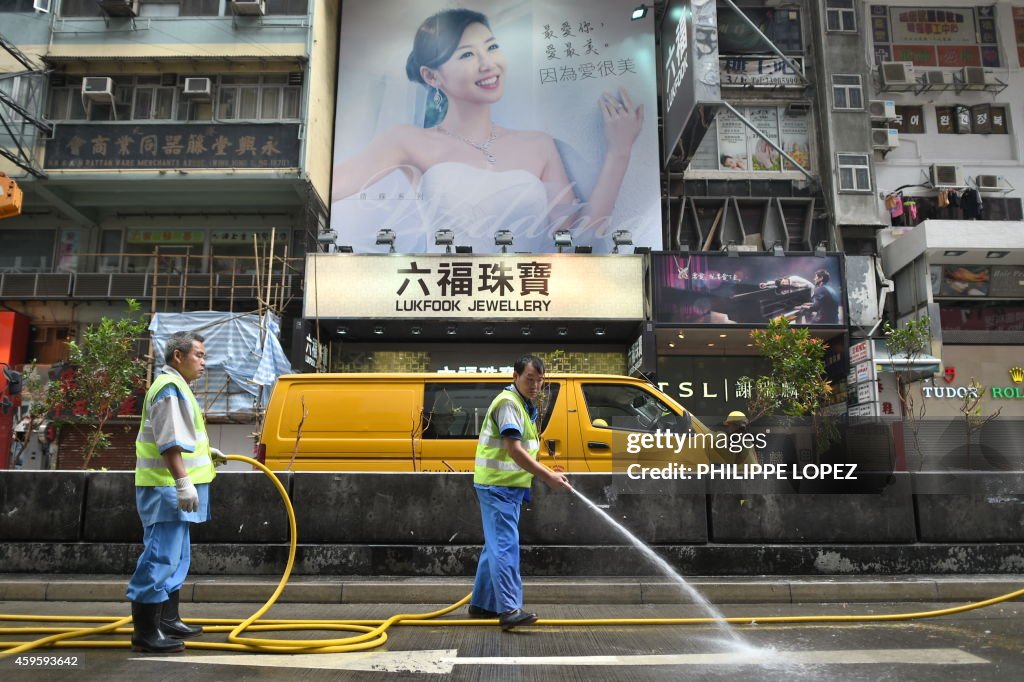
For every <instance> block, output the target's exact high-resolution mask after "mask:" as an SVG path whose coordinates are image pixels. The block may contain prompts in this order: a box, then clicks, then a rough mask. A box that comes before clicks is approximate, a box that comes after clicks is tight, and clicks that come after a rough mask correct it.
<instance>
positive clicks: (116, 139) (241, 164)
mask: <svg viewBox="0 0 1024 682" xmlns="http://www.w3.org/2000/svg"><path fill="white" fill-rule="evenodd" d="M299 145H300V141H299V126H298V124H294V123H258V124H245V123H240V124H237V125H235V124H232V125H226V124H225V125H210V124H209V123H206V124H195V123H173V124H172V123H160V124H148V123H147V124H144V125H142V124H139V125H111V124H92V123H68V124H64V123H61V124H57V125H55V126H54V132H53V137H52V138H51V139H49V140H47V141H46V159H45V161H44V163H43V166H44V168H49V169H53V170H123V169H132V170H178V169H214V170H215V169H228V168H236V169H247V170H253V169H271V168H296V167H298V166H299Z"/></svg>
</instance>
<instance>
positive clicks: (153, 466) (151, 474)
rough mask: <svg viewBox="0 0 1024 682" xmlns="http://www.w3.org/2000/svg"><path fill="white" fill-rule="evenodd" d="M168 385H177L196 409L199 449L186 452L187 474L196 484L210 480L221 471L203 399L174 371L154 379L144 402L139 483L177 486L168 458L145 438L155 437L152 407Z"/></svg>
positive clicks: (137, 456)
mask: <svg viewBox="0 0 1024 682" xmlns="http://www.w3.org/2000/svg"><path fill="white" fill-rule="evenodd" d="M168 384H174V385H175V386H176V387H177V388H178V390H179V391H180V392H181V394H182V395H183V396H185V399H186V400H187V401H188V403H189V406H190V407H191V408H192V423H193V426H194V427H195V430H196V449H195V452H187V453H186V452H182V462H183V463H184V465H185V473H186V474H187V475H188V477H189V478H190V479H191V480H192V483H194V484H196V485H198V484H200V483H209V482H210V481H212V480H213V479H214V477H215V476H216V475H217V474H216V472H215V471H214V468H213V461H212V460H211V458H210V438H209V436H207V434H206V423H205V422H204V421H203V411H202V408H200V407H199V402H198V401H197V400H196V397H195V396H194V395H193V394H192V390H191V389H190V388H189V387H188V384H187V383H185V380H184V379H182V378H181V377H179V376H177V375H174V374H161V375H160V376H158V377H157V378H156V380H154V381H153V385H152V386H150V388H149V391H147V392H146V399H145V400H144V401H143V403H142V425H141V426H140V428H139V436H138V438H137V439H136V440H135V485H137V486H172V485H174V475H173V474H171V472H170V470H168V468H167V463H166V462H165V461H164V458H163V455H161V454H160V449H159V448H158V447H157V444H156V443H154V442H152V441H149V440H144V439H145V438H146V436H147V435H148V436H150V437H152V433H153V428H152V425H151V424H150V423H149V408H150V407H152V402H153V400H154V399H155V398H156V396H157V395H159V393H160V391H162V390H163V389H164V387H166V386H167V385H168Z"/></svg>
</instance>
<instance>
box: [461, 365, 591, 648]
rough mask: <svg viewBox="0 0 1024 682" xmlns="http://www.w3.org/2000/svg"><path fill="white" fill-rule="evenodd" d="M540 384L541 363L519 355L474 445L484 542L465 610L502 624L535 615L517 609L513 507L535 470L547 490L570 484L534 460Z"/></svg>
mask: <svg viewBox="0 0 1024 682" xmlns="http://www.w3.org/2000/svg"><path fill="white" fill-rule="evenodd" d="M543 386H544V363H543V362H542V361H541V359H540V358H538V357H536V356H534V355H524V356H523V357H521V358H519V360H517V361H516V364H515V366H514V367H513V373H512V383H511V384H510V385H509V386H507V387H505V390H503V391H502V392H501V393H499V394H498V396H497V397H496V398H495V399H494V401H493V402H492V403H491V406H490V407H489V408H487V415H486V416H485V417H484V421H483V426H482V427H481V429H480V440H479V441H478V443H477V447H476V462H475V466H474V469H473V487H474V488H476V495H477V499H478V500H479V501H480V516H481V518H482V520H483V527H484V548H483V551H482V552H481V553H480V563H479V565H478V566H477V570H476V579H475V581H474V583H473V598H472V600H471V601H470V604H469V615H470V616H472V617H473V618H497V619H498V623H499V624H500V625H501V629H502V630H510V629H512V628H514V627H516V626H520V625H530V624H531V623H535V622H536V621H537V614H536V613H531V612H528V611H524V610H523V578H522V576H521V575H520V573H519V512H520V510H521V508H522V505H523V503H524V502H529V501H530V486H531V484H532V483H533V478H534V476H536V477H537V478H539V479H540V480H542V481H543V482H544V483H545V484H546V485H547V486H548V487H549V488H551V489H552V490H563V489H564V490H572V489H573V488H572V486H571V485H569V481H568V479H566V477H565V475H564V474H561V473H559V472H557V471H552V470H551V469H549V468H548V467H546V466H544V465H543V464H541V463H540V462H538V461H537V455H538V453H539V452H540V435H539V434H538V432H537V417H538V416H539V410H538V409H537V404H536V401H537V397H538V396H539V395H540V392H541V388H542V387H543Z"/></svg>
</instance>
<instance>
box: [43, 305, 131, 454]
mask: <svg viewBox="0 0 1024 682" xmlns="http://www.w3.org/2000/svg"><path fill="white" fill-rule="evenodd" d="M127 303H128V311H127V313H126V315H125V316H124V317H122V318H121V319H118V320H112V319H109V318H106V317H104V318H103V319H102V320H100V323H99V324H97V325H93V326H90V327H89V328H88V329H86V330H85V332H83V334H82V340H81V342H80V343H78V342H75V341H69V342H68V344H67V345H68V351H69V354H68V364H69V365H71V366H72V367H74V369H75V373H74V376H73V377H71V378H69V379H63V380H57V381H51V382H50V384H49V386H48V390H47V396H46V403H47V405H48V406H49V408H50V409H51V410H52V411H53V412H54V414H55V415H57V417H56V418H57V420H58V421H60V422H63V423H81V424H91V425H93V426H94V429H93V430H92V432H90V433H89V434H88V436H87V437H86V444H85V452H84V453H83V454H84V457H83V463H82V467H83V468H87V467H88V466H89V462H90V460H92V458H93V457H94V456H95V455H96V453H97V452H98V451H99V450H101V449H104V448H107V447H109V446H110V438H109V437H108V436H107V434H106V433H105V432H104V427H105V426H106V424H107V421H109V420H110V418H111V417H114V416H115V415H116V414H117V412H118V409H119V408H120V406H121V404H122V403H123V402H124V401H125V400H126V399H127V398H128V397H129V396H131V394H132V393H133V392H134V391H135V390H137V389H138V388H139V387H140V386H142V385H143V384H144V382H145V376H146V363H145V362H144V361H143V360H142V359H140V358H138V357H136V355H135V352H134V344H135V340H136V339H137V338H139V337H140V336H142V335H143V334H145V333H146V329H147V327H148V325H147V323H146V320H145V318H144V317H143V316H142V315H141V314H140V313H139V303H138V301H135V300H134V299H128V301H127Z"/></svg>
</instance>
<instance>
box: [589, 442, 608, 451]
mask: <svg viewBox="0 0 1024 682" xmlns="http://www.w3.org/2000/svg"><path fill="white" fill-rule="evenodd" d="M587 447H588V448H590V449H591V450H609V449H610V448H609V447H608V443H601V442H599V441H596V440H590V441H587Z"/></svg>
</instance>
